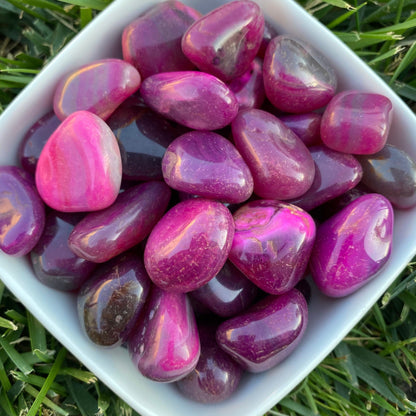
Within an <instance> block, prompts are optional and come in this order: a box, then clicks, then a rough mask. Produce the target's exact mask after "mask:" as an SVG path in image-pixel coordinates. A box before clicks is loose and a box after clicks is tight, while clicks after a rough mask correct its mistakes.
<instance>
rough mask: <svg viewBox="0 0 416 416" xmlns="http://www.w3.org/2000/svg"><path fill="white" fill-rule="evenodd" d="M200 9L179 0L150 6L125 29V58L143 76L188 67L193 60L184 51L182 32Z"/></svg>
mask: <svg viewBox="0 0 416 416" xmlns="http://www.w3.org/2000/svg"><path fill="white" fill-rule="evenodd" d="M200 17H201V13H199V12H198V11H196V10H194V9H193V8H191V7H189V6H186V5H184V4H182V3H181V2H180V1H165V2H162V3H160V4H157V5H155V6H153V7H152V8H150V9H149V10H148V11H147V12H146V13H144V14H143V15H141V16H140V17H138V18H137V19H136V20H134V21H133V22H131V23H130V24H129V25H128V26H126V28H125V29H124V31H123V36H122V49H123V58H124V60H126V61H127V62H130V63H131V64H132V65H134V66H135V67H136V68H137V69H138V70H139V72H140V74H141V76H142V77H143V79H144V78H147V77H149V76H150V75H154V74H158V73H159V72H171V71H188V70H191V69H194V65H193V63H192V62H190V61H189V60H188V58H187V57H186V56H185V55H184V54H183V52H182V48H181V40H182V36H183V34H184V33H185V31H186V30H187V29H188V27H189V26H190V25H191V24H192V23H193V22H195V20H197V19H199V18H200Z"/></svg>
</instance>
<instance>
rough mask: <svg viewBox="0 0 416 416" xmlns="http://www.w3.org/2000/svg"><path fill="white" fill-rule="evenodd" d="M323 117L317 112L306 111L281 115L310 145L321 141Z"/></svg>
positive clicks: (285, 122)
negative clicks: (304, 112)
mask: <svg viewBox="0 0 416 416" xmlns="http://www.w3.org/2000/svg"><path fill="white" fill-rule="evenodd" d="M321 117H322V116H321V115H320V114H317V113H306V114H287V115H281V116H279V119H280V121H283V123H284V124H285V126H287V127H289V128H290V130H292V131H293V132H294V133H295V134H296V135H297V136H298V137H299V139H301V140H302V142H303V143H304V144H305V145H306V146H308V147H309V146H314V145H317V144H319V143H320V142H321V131H320V129H321Z"/></svg>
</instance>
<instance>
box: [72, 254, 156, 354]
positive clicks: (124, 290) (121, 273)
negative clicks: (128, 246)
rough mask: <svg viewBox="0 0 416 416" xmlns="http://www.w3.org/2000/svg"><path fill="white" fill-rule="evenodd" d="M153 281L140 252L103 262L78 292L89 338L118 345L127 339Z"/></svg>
mask: <svg viewBox="0 0 416 416" xmlns="http://www.w3.org/2000/svg"><path fill="white" fill-rule="evenodd" d="M150 286H151V282H150V279H149V277H148V276H147V273H146V270H145V268H144V266H143V263H142V261H141V260H140V259H139V256H138V254H137V253H134V252H127V253H123V254H122V255H121V256H118V257H117V258H115V259H113V260H112V261H111V262H108V263H106V264H103V265H101V266H100V267H99V268H98V269H97V270H96V271H95V273H94V274H93V276H92V277H91V279H89V280H88V281H87V282H86V283H85V284H84V285H83V286H82V288H81V290H80V292H79V294H78V315H79V319H80V322H81V326H82V328H83V330H84V331H85V333H86V334H87V336H88V338H89V339H90V340H91V341H92V342H94V343H95V344H97V345H101V346H106V347H115V346H117V345H120V344H121V343H123V342H124V341H126V340H127V338H128V336H129V334H130V332H131V330H132V328H133V326H134V324H135V322H136V320H137V318H138V316H139V313H140V312H141V310H142V308H143V306H144V304H145V301H146V298H147V295H148V293H149V290H150Z"/></svg>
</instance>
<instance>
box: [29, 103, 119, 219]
mask: <svg viewBox="0 0 416 416" xmlns="http://www.w3.org/2000/svg"><path fill="white" fill-rule="evenodd" d="M120 184H121V156H120V150H119V147H118V145H117V140H116V138H115V137H114V134H113V133H112V131H111V130H110V128H109V127H108V126H107V124H106V123H105V122H104V121H103V120H101V119H100V118H99V117H98V116H96V115H95V114H92V113H90V112H88V111H77V112H75V113H73V114H71V115H70V116H69V117H67V118H66V119H65V120H64V121H63V122H62V123H61V125H60V126H59V127H58V128H57V129H56V130H55V132H54V133H53V134H52V136H51V137H50V138H49V140H48V142H47V143H46V145H45V147H44V148H43V150H42V153H41V155H40V157H39V161H38V165H37V168H36V186H37V188H38V191H39V194H40V196H41V197H42V199H43V200H44V201H45V203H46V204H48V205H49V206H50V207H52V208H54V209H56V210H58V211H63V212H83V211H96V210H100V209H104V208H107V207H108V206H110V205H111V204H112V203H113V202H114V201H115V199H116V197H117V194H118V192H119V190H120Z"/></svg>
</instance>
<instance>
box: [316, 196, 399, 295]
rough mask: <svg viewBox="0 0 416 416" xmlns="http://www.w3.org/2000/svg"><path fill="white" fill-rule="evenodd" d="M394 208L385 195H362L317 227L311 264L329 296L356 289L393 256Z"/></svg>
mask: <svg viewBox="0 0 416 416" xmlns="http://www.w3.org/2000/svg"><path fill="white" fill-rule="evenodd" d="M392 238H393V209H392V207H391V204H390V202H389V201H388V200H387V199H386V198H385V197H384V196H382V195H379V194H368V195H364V196H361V197H359V198H357V199H356V200H354V201H353V202H351V203H350V204H349V205H347V206H346V207H345V208H344V209H343V210H341V211H340V212H338V213H337V214H335V215H334V216H333V217H331V218H329V219H328V220H327V221H325V222H324V223H322V224H321V225H320V226H319V227H318V230H317V233H316V240H315V245H314V248H313V251H312V254H311V259H310V263H309V268H310V271H311V274H312V277H313V279H314V281H315V283H316V285H317V286H318V288H319V289H320V290H321V291H322V292H323V293H324V294H326V295H327V296H331V297H342V296H346V295H349V294H350V293H353V292H355V291H356V290H357V289H359V288H360V287H361V286H363V285H364V284H365V283H367V282H368V281H369V280H370V279H372V278H373V277H374V276H375V275H376V274H377V272H378V271H379V270H380V269H381V268H382V267H383V266H384V264H385V263H386V262H387V260H388V259H389V257H390V253H391V245H392Z"/></svg>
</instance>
